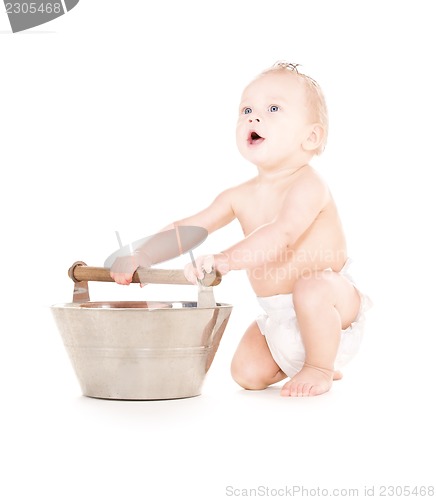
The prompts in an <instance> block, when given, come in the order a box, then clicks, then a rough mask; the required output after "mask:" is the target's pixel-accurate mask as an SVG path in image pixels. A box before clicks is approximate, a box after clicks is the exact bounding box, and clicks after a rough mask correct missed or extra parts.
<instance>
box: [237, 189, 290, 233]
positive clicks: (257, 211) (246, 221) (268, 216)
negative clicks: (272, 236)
mask: <svg viewBox="0 0 436 500" xmlns="http://www.w3.org/2000/svg"><path fill="white" fill-rule="evenodd" d="M283 199H284V194H281V193H276V195H275V196H266V195H263V196H262V194H252V195H251V196H249V197H247V198H246V199H245V200H244V203H241V204H239V206H238V207H236V210H235V212H236V217H237V219H238V220H239V223H240V224H241V227H242V230H243V231H244V234H245V235H248V234H250V233H251V232H253V231H254V230H255V229H257V228H258V227H260V226H263V225H264V224H268V223H270V222H272V221H273V220H274V219H275V218H276V217H277V214H278V213H279V211H280V209H281V207H282V204H283Z"/></svg>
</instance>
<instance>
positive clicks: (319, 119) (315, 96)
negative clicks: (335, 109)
mask: <svg viewBox="0 0 436 500" xmlns="http://www.w3.org/2000/svg"><path fill="white" fill-rule="evenodd" d="M299 66H300V65H299V64H292V63H290V62H287V61H278V62H276V63H275V64H274V65H273V66H271V67H270V68H268V69H266V70H265V71H262V73H261V74H260V75H259V77H261V76H263V75H267V74H269V73H273V72H283V71H287V72H289V73H292V75H294V76H295V77H296V78H297V79H298V80H299V81H300V82H301V84H302V85H303V86H304V89H305V94H306V106H307V109H308V111H309V112H310V116H311V120H313V123H319V124H320V125H321V126H322V128H323V138H322V142H321V144H320V145H319V147H318V148H317V149H316V150H315V151H314V153H315V154H317V155H320V154H321V153H322V152H323V151H324V149H325V145H326V143H327V135H328V128H329V122H328V112H327V104H326V101H325V97H324V93H323V91H322V90H321V87H320V86H319V84H318V83H317V82H316V81H315V80H314V79H313V78H311V77H310V76H308V75H305V74H304V73H300V72H299V71H298V67H299ZM259 77H258V78H259Z"/></svg>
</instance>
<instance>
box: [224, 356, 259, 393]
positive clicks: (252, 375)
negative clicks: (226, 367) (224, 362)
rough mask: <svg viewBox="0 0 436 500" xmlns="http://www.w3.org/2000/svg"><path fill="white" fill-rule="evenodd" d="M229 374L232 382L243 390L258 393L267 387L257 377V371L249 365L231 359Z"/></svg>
mask: <svg viewBox="0 0 436 500" xmlns="http://www.w3.org/2000/svg"><path fill="white" fill-rule="evenodd" d="M230 372H231V375H232V378H233V380H234V381H235V382H236V383H237V384H238V385H240V386H241V387H242V388H243V389H247V390H251V391H259V390H262V389H266V388H267V387H268V384H267V383H265V381H264V380H262V379H261V377H260V376H259V371H258V370H256V367H254V366H253V365H252V364H251V363H241V362H239V361H238V360H235V359H233V361H232V365H231V368H230Z"/></svg>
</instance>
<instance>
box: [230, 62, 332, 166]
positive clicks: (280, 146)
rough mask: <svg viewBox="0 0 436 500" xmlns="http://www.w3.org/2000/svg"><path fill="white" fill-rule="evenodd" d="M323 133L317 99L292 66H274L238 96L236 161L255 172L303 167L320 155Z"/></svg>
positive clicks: (322, 107) (324, 120)
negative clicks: (238, 154) (240, 159)
mask: <svg viewBox="0 0 436 500" xmlns="http://www.w3.org/2000/svg"><path fill="white" fill-rule="evenodd" d="M327 132H328V117H327V107H326V103H325V99H324V96H323V93H322V91H321V89H320V87H319V85H318V84H317V83H316V82H315V80H313V79H312V78H310V77H309V76H307V75H305V74H303V73H300V72H299V71H298V69H297V65H295V64H290V63H286V62H278V63H276V64H274V65H273V66H272V67H270V68H268V69H266V70H265V71H263V72H262V73H261V74H260V75H258V76H257V77H256V78H255V79H254V80H253V81H252V82H251V83H250V84H249V85H248V86H247V87H246V88H245V90H244V92H243V94H242V98H241V105H240V110H239V119H238V125H237V130H236V137H237V143H238V147H239V150H240V152H241V153H242V155H243V156H244V157H245V158H246V159H248V160H249V161H251V162H252V163H255V164H256V165H257V166H264V167H274V166H276V167H277V166H279V167H280V166H284V165H289V164H290V163H289V162H291V163H298V162H301V161H303V162H304V161H309V160H310V158H311V157H312V156H313V155H316V154H320V153H322V151H323V150H324V147H325V144H326V140H327Z"/></svg>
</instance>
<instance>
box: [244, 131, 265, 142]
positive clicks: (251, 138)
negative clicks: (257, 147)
mask: <svg viewBox="0 0 436 500" xmlns="http://www.w3.org/2000/svg"><path fill="white" fill-rule="evenodd" d="M264 140H265V138H264V137H261V136H260V135H259V134H258V133H257V132H254V131H252V132H249V134H248V143H249V144H260V143H261V142H263V141H264Z"/></svg>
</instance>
